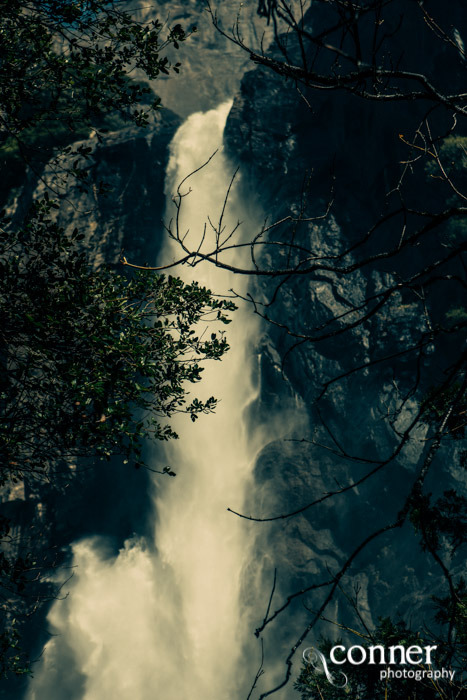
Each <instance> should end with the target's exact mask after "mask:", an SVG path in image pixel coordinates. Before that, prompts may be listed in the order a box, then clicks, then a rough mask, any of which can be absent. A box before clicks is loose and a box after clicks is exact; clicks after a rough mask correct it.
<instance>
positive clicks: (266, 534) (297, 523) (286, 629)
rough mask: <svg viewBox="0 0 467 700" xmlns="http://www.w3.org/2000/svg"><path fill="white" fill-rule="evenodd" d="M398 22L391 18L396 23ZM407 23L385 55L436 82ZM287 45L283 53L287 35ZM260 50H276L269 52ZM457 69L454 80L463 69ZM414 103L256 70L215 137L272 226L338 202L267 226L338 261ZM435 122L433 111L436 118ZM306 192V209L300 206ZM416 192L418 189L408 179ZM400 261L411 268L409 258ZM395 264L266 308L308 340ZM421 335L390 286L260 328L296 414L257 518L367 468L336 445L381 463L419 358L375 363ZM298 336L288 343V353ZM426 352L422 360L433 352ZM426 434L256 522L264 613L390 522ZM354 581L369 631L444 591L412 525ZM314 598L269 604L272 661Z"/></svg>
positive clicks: (423, 45)
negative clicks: (376, 304) (332, 333)
mask: <svg viewBox="0 0 467 700" xmlns="http://www.w3.org/2000/svg"><path fill="white" fill-rule="evenodd" d="M323 7H324V5H322V4H319V5H318V6H317V10H316V12H315V13H314V11H313V8H312V9H311V10H310V13H309V15H308V22H309V23H310V24H313V27H314V28H316V26H319V24H320V22H325V21H326V17H321V16H320V12H321V9H322V8H323ZM320 8H321V9H320ZM399 9H400V8H399ZM323 12H324V10H323ZM456 12H457V14H456V16H455V19H456V21H457V22H459V25H458V26H462V22H463V14H462V13H463V10H462V8H461V7H460V5H459V6H457V5H456ZM464 19H465V17H464ZM397 20H398V18H397V17H395V18H394V22H395V23H396V21H397ZM410 28H411V17H410V12H407V14H406V15H404V18H403V23H402V29H401V31H400V35H399V36H398V41H400V42H401V43H400V46H395V47H393V50H394V52H395V53H394V55H397V54H398V53H400V54H401V56H403V58H402V59H401V61H402V64H403V65H405V66H411V67H412V68H413V70H415V69H421V68H422V67H423V65H424V62H425V61H426V66H431V67H432V68H433V74H434V76H435V78H436V79H438V80H441V76H442V75H443V71H445V70H446V68H447V61H448V59H447V57H446V54H445V52H444V49H443V47H442V46H441V47H440V49H439V53H438V54H437V55H433V52H431V53H429V52H428V39H427V37H426V36H423V35H422V36H419V37H417V40H415V41H412V40H411V38H410V37H411V35H410V31H411V29H410ZM425 40H426V41H425ZM289 41H290V40H289ZM289 50H290V55H292V56H293V55H294V50H293V47H291V46H290V43H289ZM269 55H270V56H272V57H274V58H278V59H281V58H283V57H281V55H280V54H279V53H276V52H274V51H271V52H270V54H269ZM414 66H415V68H414ZM426 66H425V67H426ZM453 80H454V83H456V84H458V76H454V78H453ZM420 109H421V108H420V107H419V106H418V105H415V106H414V105H409V106H408V107H407V108H406V109H405V110H401V109H400V108H398V107H395V106H394V105H393V104H391V103H388V104H378V103H370V102H365V101H362V100H358V99H357V98H356V97H354V96H353V95H351V94H348V93H345V92H343V91H341V92H330V91H323V92H322V93H319V91H316V90H315V91H311V90H307V89H306V88H301V91H298V90H296V89H294V85H293V83H292V81H290V80H289V81H287V80H285V79H283V78H281V77H280V76H279V75H277V74H274V73H272V72H269V71H268V70H267V69H266V68H264V67H258V68H256V69H254V70H251V71H249V72H247V73H246V74H245V76H244V78H243V80H242V83H241V88H240V91H239V92H238V94H237V95H236V97H235V100H234V104H233V108H232V110H231V113H230V116H229V119H228V122H227V127H226V133H225V142H226V144H227V147H228V150H229V153H230V155H231V157H232V159H233V161H234V162H235V163H241V165H242V172H243V174H244V177H245V179H246V180H247V182H248V185H247V189H248V190H249V191H251V190H254V191H255V192H256V196H257V199H258V201H259V203H260V205H261V206H262V208H263V209H264V211H265V212H266V213H267V217H268V223H271V222H274V221H279V220H281V219H283V218H284V217H287V216H291V217H294V218H298V217H299V215H300V212H302V216H304V217H305V218H306V217H307V216H309V217H319V216H321V215H322V214H324V213H325V212H326V209H327V206H328V203H329V202H330V201H331V199H332V200H333V204H332V208H331V209H330V214H329V216H328V217H327V218H326V219H325V220H323V221H320V220H319V219H317V220H314V221H312V222H309V223H306V222H305V223H302V224H301V227H300V228H298V227H294V225H293V224H292V223H291V224H290V225H288V227H286V226H283V227H282V228H281V229H280V234H276V233H275V232H274V233H273V234H272V235H273V236H274V235H277V239H280V240H284V239H285V240H287V236H292V235H294V236H296V238H295V240H296V242H297V243H299V244H302V245H304V246H305V247H306V248H307V249H309V250H312V251H317V253H319V254H321V255H328V256H333V255H336V254H338V253H339V252H340V251H342V250H344V249H345V248H346V247H347V246H348V245H350V244H352V243H353V242H355V241H356V240H359V238H360V237H362V236H363V235H364V233H365V231H367V230H368V228H369V226H371V225H372V223H374V221H375V220H377V218H378V217H380V216H381V211H384V201H385V200H384V198H385V195H386V192H387V191H389V190H390V189H391V187H392V186H394V183H395V182H397V179H398V177H400V172H401V168H402V166H401V164H400V161H403V159H404V149H403V144H402V143H401V139H400V137H399V134H400V133H407V130H408V129H409V126H410V125H411V124H413V123H414V121H415V120H416V118H418V116H419V114H420ZM442 122H443V116H441V117H440V122H439V124H442ZM304 183H305V184H304ZM304 190H306V197H307V204H306V209H305V210H304V209H302V208H301V207H302V205H303V199H304V198H303V192H304ZM332 190H333V192H332V195H331V191H332ZM410 194H411V196H413V197H414V198H418V197H419V196H421V195H420V192H417V190H416V185H412V184H410ZM422 194H423V193H422ZM303 212H304V213H303ZM297 231H298V232H297ZM375 249H376V248H375ZM284 256H285V253H284V252H282V257H281V255H277V254H276V256H275V254H274V252H267V253H265V254H264V261H265V263H266V265H267V266H270V267H272V268H276V269H277V268H279V269H280V268H281V267H283V265H284ZM292 259H293V258H292ZM402 264H403V265H409V266H410V264H411V259H410V257H409V258H408V259H406V260H404V261H403V263H402ZM397 274H398V270H397V269H394V268H391V266H390V265H385V264H382V265H379V266H377V265H368V266H366V267H364V268H362V269H361V270H360V271H358V273H357V274H354V275H351V276H350V275H349V276H347V277H346V276H338V275H336V274H335V273H334V272H332V271H324V272H323V271H321V272H316V273H314V274H313V275H309V276H299V275H298V276H296V277H292V278H291V279H289V280H287V282H286V284H284V285H283V286H282V288H279V291H278V293H277V294H276V295H275V301H274V304H273V305H272V306H269V307H268V308H267V314H268V315H269V317H270V318H271V319H272V320H273V321H275V322H276V323H279V324H282V325H283V326H287V327H288V328H289V329H290V330H291V331H292V332H296V333H298V334H303V335H306V334H307V332H312V329H314V328H316V327H317V326H319V325H320V324H322V323H324V322H325V321H326V320H327V319H329V318H330V316H337V315H339V314H343V313H346V312H350V310H351V308H352V305H358V304H359V303H361V302H362V300H363V299H364V298H365V297H366V296H370V295H372V294H374V293H375V292H378V291H380V290H381V289H382V287H383V286H384V285H387V284H388V281H390V280H394V279H395V276H396V275H397ZM276 287H277V281H276V280H273V281H271V282H268V281H266V282H262V281H260V282H256V283H255V285H254V291H253V295H254V296H256V298H257V299H259V300H260V301H261V300H263V301H264V300H268V299H271V298H272V297H273V295H274V290H275V289H276ZM423 331H426V319H425V318H424V317H423V314H420V310H419V307H418V306H417V304H415V303H411V302H410V300H408V299H407V298H405V297H404V296H403V295H402V294H396V295H394V296H393V298H392V300H391V303H390V304H388V305H387V306H386V307H385V310H384V313H381V314H377V315H375V316H374V317H373V319H371V320H369V321H368V322H366V323H363V324H361V325H359V326H357V327H355V328H354V329H353V330H350V331H349V332H347V333H345V335H344V336H340V337H339V336H337V337H334V338H330V339H328V340H323V341H320V342H316V343H312V342H307V343H303V342H300V338H301V336H299V337H298V338H295V339H294V338H293V337H290V336H289V335H288V334H287V333H286V332H285V330H284V328H278V327H277V326H276V327H274V326H271V327H270V328H269V331H268V337H269V339H268V342H267V343H265V345H264V347H263V352H262V379H263V381H262V387H263V396H264V397H272V396H276V397H277V396H281V392H284V386H285V385H284V382H283V380H282V379H281V372H283V373H284V374H285V376H286V384H287V387H288V388H287V390H286V394H287V395H290V394H294V395H295V397H296V402H297V414H302V416H301V417H302V420H301V424H300V427H299V428H298V429H297V426H298V424H297V425H295V426H294V425H290V428H289V432H288V434H287V438H288V439H287V440H286V441H284V440H274V441H271V442H270V443H269V444H268V445H267V446H266V447H265V448H264V449H263V451H262V453H261V454H260V455H259V458H258V460H257V465H256V476H257V480H258V483H259V484H260V485H261V493H262V498H261V499H260V500H259V501H258V499H256V500H253V499H252V500H251V502H249V503H248V505H247V507H246V509H245V512H247V513H251V514H252V515H254V516H256V517H265V518H267V517H269V516H274V515H279V514H285V513H289V512H293V511H295V510H297V509H300V508H301V507H302V506H305V505H306V504H308V503H311V502H313V501H315V500H320V499H322V498H323V496H324V495H325V494H327V493H329V492H331V491H335V490H336V489H337V490H338V489H340V488H341V486H343V485H345V484H348V483H350V482H352V481H356V480H358V479H359V478H360V477H361V476H362V475H363V474H365V473H366V472H367V471H368V470H369V467H368V466H367V464H368V463H369V462H368V463H367V464H365V463H362V462H360V463H358V462H357V461H356V460H352V459H345V458H343V456H342V454H341V455H340V456H339V454H338V453H339V452H341V450H344V451H345V452H346V453H347V454H349V455H354V456H360V457H362V458H363V459H365V460H382V459H385V457H386V456H387V455H389V454H390V453H391V451H392V449H394V446H395V444H396V437H397V436H396V433H395V432H394V428H395V429H396V432H397V431H401V430H403V429H404V427H405V426H406V425H407V424H408V422H409V421H410V420H411V417H412V416H413V415H414V412H415V410H416V407H417V402H416V401H415V400H413V401H409V402H408V403H407V404H406V406H405V409H404V411H403V412H402V413H401V414H400V415H399V417H398V419H397V421H396V424H395V425H392V426H391V424H390V421H389V422H388V421H385V419H384V417H385V416H387V415H388V414H389V412H391V411H393V410H394V409H395V407H396V405H397V403H398V392H399V390H400V389H402V390H404V389H405V390H408V388H409V387H410V383H411V382H413V377H414V376H415V373H416V371H417V369H416V363H415V362H414V360H413V358H410V357H407V356H404V355H402V356H399V357H395V358H394V359H392V360H391V361H388V362H384V363H381V364H376V365H374V366H372V363H374V362H378V361H379V358H381V357H384V356H385V355H386V356H387V355H391V354H396V353H397V352H398V351H399V350H400V349H401V348H403V347H406V346H407V343H408V342H410V339H411V338H416V337H419V335H420V334H421V333H422V332H423ZM296 341H298V342H297V347H296V348H295V349H294V350H293V351H292V352H290V353H289V350H290V348H291V346H292V345H294V343H295V342H296ZM428 355H429V353H428ZM425 362H426V363H427V365H428V364H429V357H427V358H426V359H425ZM365 365H368V368H365ZM356 366H361V367H362V369H361V370H360V371H358V372H354V373H351V374H349V376H346V377H345V378H343V379H342V380H340V381H338V382H335V383H332V384H330V386H329V389H328V391H327V392H326V395H325V397H324V399H323V400H321V401H320V402H319V403H318V404H317V403H316V398H317V396H318V395H319V393H320V391H321V387H322V384H323V383H324V382H327V381H330V380H332V379H333V378H334V377H337V376H340V375H346V373H349V372H350V371H351V370H352V369H353V368H354V367H356ZM370 368H371V369H370ZM425 389H426V387H425ZM278 403H280V401H276V402H274V401H271V400H270V399H269V410H270V411H271V412H273V413H274V412H276V411H278V410H280V409H279V408H278ZM261 411H263V414H262V415H263V417H264V420H267V414H268V400H267V398H266V399H265V400H264V401H263V403H262V404H261V401H259V403H258V412H257V415H258V414H259V415H261ZM307 425H308V427H306V426H307ZM425 430H426V428H424V427H423V426H420V430H419V433H418V435H417V438H418V439H416V440H414V441H413V442H410V443H409V445H408V446H407V447H406V448H405V449H403V450H402V452H401V453H400V454H399V456H398V458H397V459H395V460H394V461H393V462H392V463H391V464H390V465H389V466H388V467H386V468H385V469H383V470H382V471H381V472H379V473H378V474H376V475H375V477H374V478H371V479H369V480H368V481H366V482H364V483H363V484H362V485H361V486H359V487H358V488H355V489H353V490H351V491H350V492H347V493H343V494H340V495H337V496H334V497H333V498H330V499H328V500H326V499H325V500H324V502H322V503H320V504H319V505H317V506H315V507H313V508H310V509H308V510H305V511H304V512H303V513H300V514H299V515H297V516H295V517H293V518H290V519H286V520H279V521H277V522H275V523H271V524H268V523H264V524H259V525H258V528H259V530H260V534H258V558H259V561H261V562H262V565H263V570H264V572H265V577H264V609H266V607H267V600H268V596H269V592H270V589H271V585H272V581H273V572H274V569H277V586H276V593H275V596H277V597H275V598H274V603H273V605H272V610H274V609H276V608H277V607H279V606H280V604H281V603H282V602H283V600H284V598H285V597H286V596H288V595H290V594H293V593H295V592H299V591H303V590H304V589H306V588H307V587H309V586H313V585H314V584H317V583H318V582H320V581H322V580H328V579H329V576H330V574H331V575H332V574H333V573H336V572H337V571H338V570H339V569H340V568H341V567H342V565H343V564H344V562H345V561H346V559H347V558H348V557H349V556H350V554H351V553H352V552H353V551H354V550H355V548H356V547H357V546H358V545H359V543H360V542H362V541H363V540H364V539H365V538H366V537H368V536H369V535H370V534H371V533H373V532H375V531H377V530H378V529H379V528H382V527H384V525H386V524H388V523H390V522H392V521H393V520H394V518H395V516H396V515H397V512H398V509H399V508H401V507H402V505H403V503H404V501H405V499H406V497H407V495H408V493H409V490H410V487H411V484H412V483H413V475H414V474H415V469H416V466H417V463H419V460H420V458H421V456H422V453H423V449H424V436H425ZM323 446H324V447H323ZM455 455H456V449H455V448H453V447H451V448H444V450H443V451H442V452H441V453H440V454H439V455H438V457H437V463H436V467H435V469H434V474H433V475H431V476H430V478H429V481H428V483H427V484H426V489H427V491H429V492H430V491H431V492H433V493H435V494H437V493H438V494H439V493H440V492H441V491H443V490H445V489H448V488H452V489H455V490H456V491H458V492H460V493H465V490H466V488H467V480H466V476H465V472H463V471H462V469H461V468H459V467H458V466H455V465H456V458H455ZM440 474H443V477H442V483H440ZM462 567H463V562H462V559H461V558H459V559H457V561H455V562H454V569H455V570H457V571H458V572H459V571H461V570H462ZM355 587H357V588H358V590H359V594H358V606H359V610H360V613H361V615H362V617H363V619H364V620H365V621H366V623H367V624H368V625H369V626H370V627H371V626H373V625H375V624H376V623H377V620H378V617H379V616H390V617H392V618H397V617H398V615H401V616H403V617H404V618H405V620H406V621H407V620H408V619H409V617H408V615H407V613H408V611H409V610H410V622H411V624H412V625H413V626H414V628H417V627H418V628H419V627H421V625H422V623H423V621H424V618H425V617H427V618H428V619H430V618H431V616H432V608H430V596H431V595H432V594H441V592H442V591H443V590H444V580H443V577H442V576H441V575H440V573H439V569H438V568H437V567H436V565H435V564H434V563H433V561H430V558H429V557H428V556H427V555H426V554H424V553H422V552H421V551H420V547H419V545H418V542H417V538H416V536H415V534H414V532H413V529H412V528H411V527H410V526H409V525H407V524H406V525H405V526H404V527H403V528H396V530H395V531H392V532H390V533H388V534H386V535H383V536H382V537H380V538H378V539H376V540H375V541H374V542H373V543H370V545H369V546H368V547H367V548H365V550H364V551H362V553H361V554H360V555H359V556H358V557H357V558H356V559H355V561H354V562H353V564H352V567H351V569H350V570H349V573H348V576H347V577H346V578H345V579H344V580H343V588H344V590H345V592H346V594H347V595H350V596H353V591H354V590H355ZM278 591H279V595H278ZM324 598H325V594H323V593H322V592H321V591H319V590H318V591H314V592H313V593H311V594H308V595H306V596H300V595H299V596H297V598H296V600H295V601H294V602H292V604H291V605H290V607H289V609H288V613H287V611H286V612H285V613H284V614H283V615H279V618H278V619H277V620H276V622H275V623H273V624H272V625H271V628H270V634H271V635H272V637H273V639H275V642H274V645H275V646H276V648H277V649H278V648H281V652H278V656H280V654H281V653H282V659H283V658H284V652H285V653H288V651H290V648H291V647H292V646H293V644H294V642H295V640H296V638H297V637H298V636H299V634H300V633H301V632H302V629H303V626H304V625H306V622H304V619H305V618H306V617H307V616H306V615H305V614H304V612H303V604H304V603H305V604H306V605H307V606H308V608H309V609H311V610H316V609H317V608H318V607H319V605H320V604H321V603H322V601H323V600H324ZM287 615H289V617H288V616H287ZM327 616H328V617H329V618H331V619H333V620H337V621H338V622H339V623H341V624H348V625H349V626H352V625H353V624H354V620H353V619H352V613H351V610H350V608H349V605H348V602H346V600H345V599H344V597H343V596H342V595H338V596H336V599H335V601H334V603H333V604H332V606H331V608H329V609H328V614H327ZM308 619H310V618H309V616H308ZM320 630H321V631H323V632H324V633H325V634H327V635H328V636H329V635H330V636H339V634H341V632H340V631H337V630H336V628H333V627H332V625H328V626H326V625H324V627H321V628H320V627H319V626H318V627H317V628H316V629H315V631H314V633H313V635H315V634H316V635H317V634H318V632H319V631H320ZM266 633H267V630H266ZM274 635H275V636H274ZM315 638H316V637H315ZM266 639H267V637H266ZM287 697H288V696H287Z"/></svg>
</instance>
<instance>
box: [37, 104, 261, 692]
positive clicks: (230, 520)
mask: <svg viewBox="0 0 467 700" xmlns="http://www.w3.org/2000/svg"><path fill="white" fill-rule="evenodd" d="M229 108H230V104H224V105H222V106H221V107H219V108H218V109H217V110H212V111H210V112H207V113H204V114H201V113H199V114H194V115H192V116H191V117H189V118H188V120H187V121H186V122H185V123H184V124H183V125H182V126H181V127H180V129H179V131H178V132H177V134H176V136H175V138H174V140H173V143H172V146H171V158H170V163H169V167H168V173H167V194H168V200H170V199H171V197H170V195H171V194H172V193H173V192H174V191H175V189H176V186H177V184H178V183H179V182H180V181H181V180H182V179H183V178H184V177H185V176H187V175H188V174H189V173H191V172H192V171H194V170H195V169H196V168H198V167H199V166H200V165H201V164H202V163H203V162H205V161H206V160H207V159H208V158H209V156H211V155H212V153H213V152H214V151H215V149H216V148H220V147H221V144H222V133H223V128H224V124H225V120H226V117H227V114H228V110H229ZM231 176H232V166H231V165H230V164H229V163H228V161H227V159H226V157H225V155H224V154H223V152H222V149H221V148H220V150H219V152H218V153H217V154H216V156H215V157H214V158H213V159H212V161H211V162H210V164H209V166H207V167H206V168H204V169H202V170H201V171H200V172H198V173H197V174H196V175H195V176H193V178H190V180H189V181H188V183H187V184H186V191H188V187H189V188H191V193H190V194H189V195H188V196H186V197H185V198H184V200H183V209H182V218H181V226H182V229H183V230H186V229H190V232H191V235H193V236H197V235H198V236H199V234H200V231H202V229H203V225H204V222H205V221H206V217H207V216H208V215H209V216H210V217H211V220H213V221H214V220H216V217H217V219H218V218H219V215H220V212H221V209H222V205H223V201H224V197H225V193H226V190H227V187H228V185H229V182H230V178H231ZM170 204H171V205H172V203H171V202H170ZM168 206H169V205H168ZM172 206H173V205H172ZM244 217H245V214H243V213H242V212H241V202H240V201H239V195H237V194H236V193H235V190H234V191H233V192H232V197H231V199H230V203H229V206H228V209H227V211H226V217H225V220H224V223H225V225H226V226H227V227H229V226H234V225H235V224H236V223H237V220H238V218H244ZM248 217H250V213H249V214H248ZM189 235H190V234H189ZM170 245H171V244H170V243H167V246H166V248H165V250H164V251H163V255H162V257H163V259H164V260H168V259H170V258H175V257H176V256H177V251H176V250H175V249H171V248H170ZM190 272H191V274H192V276H193V277H195V278H196V279H197V280H198V281H199V282H200V283H201V284H203V285H205V286H208V287H209V288H210V289H212V291H213V292H217V293H224V292H226V291H227V290H228V289H229V288H230V287H231V286H232V285H233V280H232V279H231V278H230V277H229V275H228V274H226V273H225V272H222V271H220V270H218V269H217V268H215V267H214V266H212V265H206V264H203V266H201V265H200V266H197V267H195V268H188V269H186V268H181V269H177V270H176V274H180V275H181V276H182V277H183V278H184V279H185V280H186V281H189V280H190V274H189V273H190ZM242 284H243V285H244V289H243V290H242ZM245 284H246V283H245V281H244V280H243V281H242V280H241V279H240V280H239V279H236V280H235V286H236V289H237V290H238V291H240V292H242V291H243V292H244V291H245ZM208 330H209V332H210V329H208ZM227 333H228V340H229V343H230V345H231V349H230V351H229V352H228V353H227V355H226V357H225V358H224V359H223V360H222V361H221V362H214V361H210V362H209V363H208V365H207V366H206V370H205V372H204V376H203V380H202V382H201V384H200V385H198V386H196V387H194V389H193V395H196V396H199V397H200V398H206V397H209V396H211V395H214V396H216V397H217V398H218V399H219V404H218V406H217V409H216V413H215V415H210V416H202V417H201V418H200V419H199V420H198V421H196V423H194V424H192V423H191V422H190V421H189V419H188V417H187V416H180V417H177V419H176V423H175V427H176V429H177V432H178V433H179V435H180V440H179V441H174V442H172V443H171V444H170V445H168V447H167V448H166V454H165V457H164V461H163V462H162V465H163V464H170V465H171V467H172V468H173V469H174V471H175V472H176V473H177V477H176V478H175V479H170V477H161V476H159V477H158V478H157V482H156V483H155V486H154V492H155V495H154V513H155V517H154V521H155V522H154V541H153V542H147V541H144V540H142V539H137V538H133V539H132V540H129V541H127V542H126V543H125V545H124V547H123V548H122V550H121V551H120V552H119V554H118V556H116V557H115V556H109V555H108V553H106V551H105V545H104V543H102V542H101V541H99V540H98V539H97V538H91V539H86V540H82V541H80V542H77V543H75V544H74V545H73V547H72V549H73V566H74V567H75V573H74V576H73V577H72V579H71V580H70V582H69V583H68V585H67V587H66V590H67V591H68V593H69V595H68V597H67V598H66V599H65V600H59V601H57V602H56V603H54V605H53V606H52V608H51V611H50V613H49V616H48V620H49V624H50V627H51V629H52V632H53V634H54V635H55V636H53V637H52V638H51V640H50V641H49V642H48V643H47V645H46V647H45V649H44V653H43V660H42V662H41V663H40V664H39V665H38V669H37V671H36V673H35V677H34V679H33V680H32V681H31V683H30V686H29V690H28V694H27V698H28V700H65V698H66V699H67V700H104V698H112V700H129V698H132V699H133V698H134V700H153V698H154V697H157V699H158V700H182V699H183V700H184V699H185V698H190V700H220V698H222V699H223V700H234V698H235V700H238V698H239V697H246V694H247V692H248V689H249V683H251V670H252V667H251V666H250V664H251V663H252V664H253V667H254V668H256V666H257V663H258V659H257V658H255V657H254V656H253V655H252V654H249V653H246V645H247V642H246V639H247V637H251V636H252V635H251V627H250V626H249V625H247V619H246V615H247V611H246V610H244V606H243V605H242V586H245V585H246V581H245V578H244V576H245V574H244V572H245V566H246V563H247V561H248V559H249V557H251V555H252V552H251V546H252V539H251V538H252V536H253V532H254V530H253V528H254V525H252V524H251V523H248V522H247V521H244V520H241V519H239V518H237V517H235V516H233V515H232V514H231V513H228V512H227V507H229V506H230V507H232V508H234V509H241V507H242V504H243V501H244V496H245V491H246V489H248V488H250V486H251V480H252V475H251V470H252V466H253V463H254V457H255V451H256V448H257V447H258V445H256V448H255V447H254V446H253V443H252V441H249V440H248V438H247V435H246V431H245V426H244V421H243V412H244V409H245V407H246V406H247V405H248V403H249V402H251V400H252V399H253V398H254V396H255V386H254V381H253V380H252V376H253V370H254V364H253V357H254V355H253V351H252V347H251V344H250V339H251V338H254V337H255V336H256V335H257V333H258V329H257V327H256V322H255V320H254V318H253V315H252V314H251V311H250V312H249V311H248V310H246V311H242V310H241V309H240V310H238V311H237V312H236V313H235V314H234V320H233V322H232V324H231V325H229V326H227ZM195 391H196V394H195ZM154 460H155V462H154V466H155V467H156V468H160V466H161V463H160V460H161V455H160V449H159V452H158V453H157V454H156V456H155V457H154ZM252 656H253V658H251V657H252ZM246 658H248V659H249V660H248V661H247V660H245V659H246ZM245 691H246V692H245Z"/></svg>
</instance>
